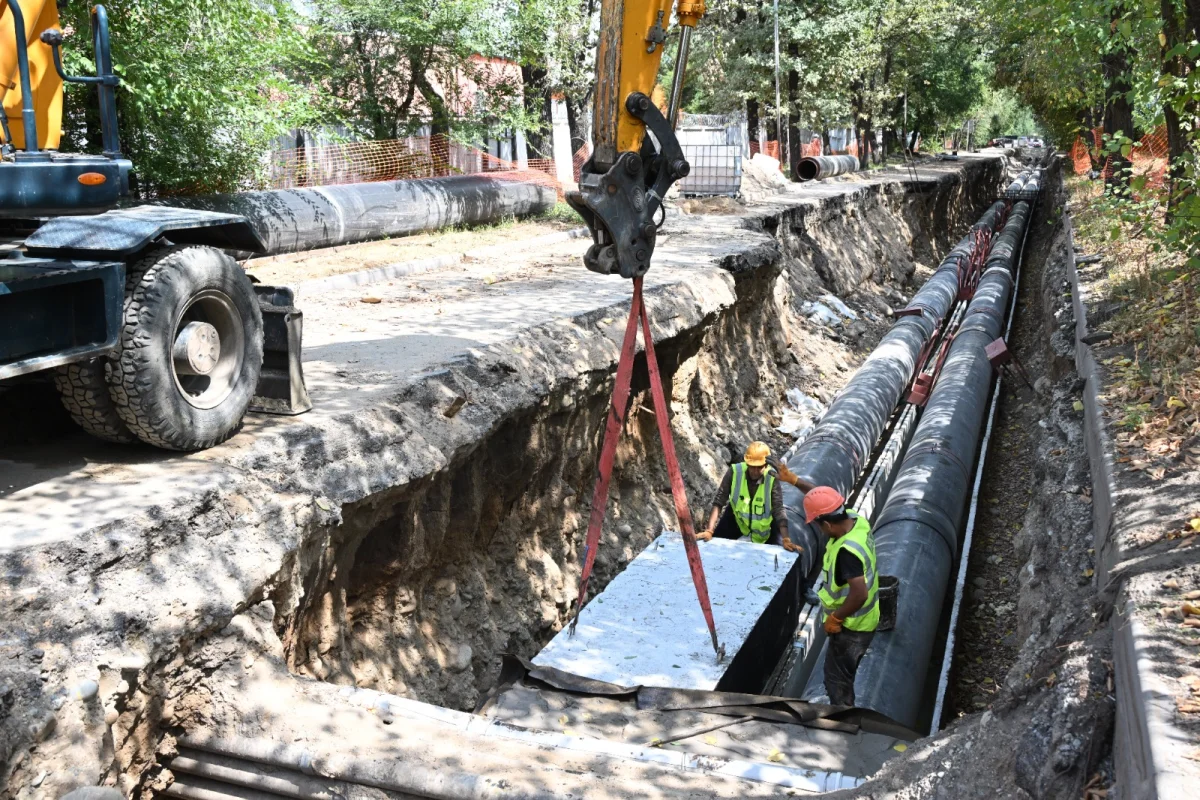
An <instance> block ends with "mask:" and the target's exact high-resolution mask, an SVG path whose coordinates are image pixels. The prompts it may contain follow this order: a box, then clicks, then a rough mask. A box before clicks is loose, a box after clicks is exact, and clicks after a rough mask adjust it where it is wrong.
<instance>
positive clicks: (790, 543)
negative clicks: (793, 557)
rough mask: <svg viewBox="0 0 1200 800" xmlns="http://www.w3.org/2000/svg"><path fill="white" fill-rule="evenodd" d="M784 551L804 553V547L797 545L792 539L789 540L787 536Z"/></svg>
mask: <svg viewBox="0 0 1200 800" xmlns="http://www.w3.org/2000/svg"><path fill="white" fill-rule="evenodd" d="M783 549H784V550H787V551H788V552H789V553H803V552H804V548H803V547H801V546H800V545H798V544H795V543H794V542H793V541H792V540H791V539H789V538H788V537H786V536H785V537H783Z"/></svg>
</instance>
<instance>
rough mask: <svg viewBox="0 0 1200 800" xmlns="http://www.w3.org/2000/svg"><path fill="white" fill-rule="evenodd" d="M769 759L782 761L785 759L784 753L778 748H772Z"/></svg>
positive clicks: (776, 761)
mask: <svg viewBox="0 0 1200 800" xmlns="http://www.w3.org/2000/svg"><path fill="white" fill-rule="evenodd" d="M767 760H768V761H773V762H775V763H776V764H778V763H779V762H780V761H783V753H781V752H779V751H778V750H772V751H771V755H769V756H767Z"/></svg>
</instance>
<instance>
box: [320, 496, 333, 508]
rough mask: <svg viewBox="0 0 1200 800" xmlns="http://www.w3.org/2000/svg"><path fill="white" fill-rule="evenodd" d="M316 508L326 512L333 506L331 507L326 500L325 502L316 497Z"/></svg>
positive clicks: (323, 499) (321, 498) (322, 498)
mask: <svg viewBox="0 0 1200 800" xmlns="http://www.w3.org/2000/svg"><path fill="white" fill-rule="evenodd" d="M317 506H318V507H319V508H320V509H321V510H322V511H328V510H329V509H331V508H333V506H331V505H330V504H329V501H328V500H326V499H325V498H324V497H318V498H317Z"/></svg>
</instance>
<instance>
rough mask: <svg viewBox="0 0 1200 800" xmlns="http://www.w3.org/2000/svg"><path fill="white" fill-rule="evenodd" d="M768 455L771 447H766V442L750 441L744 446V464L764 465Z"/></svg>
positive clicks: (752, 465)
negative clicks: (748, 444) (747, 445)
mask: <svg viewBox="0 0 1200 800" xmlns="http://www.w3.org/2000/svg"><path fill="white" fill-rule="evenodd" d="M769 455H771V448H769V447H767V444H766V442H751V443H750V446H749V447H747V448H746V464H747V465H749V466H751V467H765V466H766V465H767V456H769Z"/></svg>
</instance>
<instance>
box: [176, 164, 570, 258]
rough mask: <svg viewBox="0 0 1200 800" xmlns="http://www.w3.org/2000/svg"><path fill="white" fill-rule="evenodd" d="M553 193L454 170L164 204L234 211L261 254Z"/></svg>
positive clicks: (541, 206) (522, 204)
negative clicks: (243, 220)
mask: <svg viewBox="0 0 1200 800" xmlns="http://www.w3.org/2000/svg"><path fill="white" fill-rule="evenodd" d="M556 199H557V197H556V194H555V191H554V190H553V189H551V188H549V187H546V186H541V185H539V184H535V183H526V182H522V181H515V180H497V179H495V178H488V177H484V176H482V175H455V176H451V177H447V178H422V179H418V180H406V181H380V182H377V183H351V184H345V185H341V186H322V187H320V188H316V189H274V190H268V191H261V192H245V193H242V194H217V195H208V196H205V197H188V198H175V197H173V198H171V199H170V200H168V201H163V204H164V205H171V206H176V207H182V208H199V209H204V210H206V211H222V212H225V213H227V214H240V215H241V216H243V217H245V218H246V219H247V220H249V221H250V224H251V225H252V226H253V227H254V229H255V231H257V232H258V234H259V237H260V238H261V239H262V240H263V242H264V243H265V244H266V246H267V249H266V251H265V252H264V253H261V254H259V255H278V254H280V253H295V252H300V251H304V250H314V249H316V248H318V247H336V246H337V245H343V244H353V243H355V242H365V241H370V240H372V239H382V238H384V237H387V236H405V235H408V234H413V233H420V232H422V231H433V230H439V229H441V228H446V227H450V226H452V225H478V224H481V223H487V222H495V221H498V220H501V219H504V218H506V217H520V216H525V215H527V214H536V213H539V212H542V211H546V210H548V209H550V208H551V207H553V205H554V203H555V200H556Z"/></svg>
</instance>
